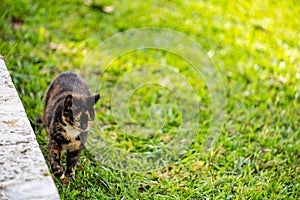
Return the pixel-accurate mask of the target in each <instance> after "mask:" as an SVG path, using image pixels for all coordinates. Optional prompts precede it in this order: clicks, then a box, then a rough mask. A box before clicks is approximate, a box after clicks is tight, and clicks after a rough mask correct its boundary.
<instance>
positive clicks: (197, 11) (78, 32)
mask: <svg viewBox="0 0 300 200" xmlns="http://www.w3.org/2000/svg"><path fill="white" fill-rule="evenodd" d="M100 5H101V6H100ZM111 5H113V7H114V10H113V12H108V13H107V12H105V11H103V8H104V10H106V11H110V10H109V9H108V10H107V9H105V6H111ZM103 6H104V7H103ZM299 19H300V4H299V2H298V1H297V0H291V1H275V0H266V1H258V0H253V1H246V0H240V1H216V0H214V1H202V0H201V1H198V0H189V1H179V0H172V1H168V0H161V1H152V2H151V3H150V2H147V1H129V0H123V1H120V0H119V1H112V0H104V1H100V0H94V1H83V0H74V1H63V0H62V1H33V0H31V1H30V0H24V1H21V0H14V1H13V0H4V1H2V3H1V5H0V21H1V23H0V55H1V56H5V60H6V65H7V67H8V69H9V71H10V73H11V76H12V79H13V82H14V84H15V86H16V88H17V90H18V93H19V96H20V98H21V100H22V102H23V104H24V107H25V109H26V112H27V114H28V117H29V119H30V121H31V124H32V126H33V128H34V130H35V134H36V136H37V139H38V142H39V144H40V147H41V149H42V151H43V153H44V156H45V158H46V160H47V162H48V161H49V159H48V153H47V150H46V145H47V132H46V130H43V128H42V127H41V125H39V124H37V123H36V117H37V116H41V115H42V110H43V106H44V105H43V102H44V95H45V90H46V89H47V87H48V85H49V84H50V82H51V80H52V79H53V78H54V77H55V76H56V75H58V74H59V73H60V72H63V71H66V70H73V71H76V72H78V73H80V74H82V76H83V77H84V79H85V80H87V81H88V83H89V85H90V87H91V88H92V91H93V92H94V91H96V92H100V94H101V96H102V98H101V102H100V103H99V104H98V105H97V106H96V112H97V119H96V122H97V123H95V126H94V127H93V130H92V134H91V137H90V138H91V140H90V143H89V144H88V145H87V148H86V149H85V150H84V151H83V154H82V156H81V159H80V163H79V165H78V167H77V169H76V177H75V180H74V181H72V182H70V183H68V184H67V185H63V184H62V183H61V182H60V181H59V180H55V183H56V185H57V188H58V190H59V193H60V196H61V199H299V198H300V189H299V188H300V148H299V147H300V129H299V127H300V126H299V125H300V29H299V27H300V20H299ZM146 27H157V28H163V33H166V32H170V31H171V30H173V31H174V32H172V31H171V32H172V33H174V34H175V35H176V37H180V36H179V35H181V36H183V37H184V38H186V40H187V41H193V42H194V43H196V44H199V45H200V46H201V47H202V50H201V51H200V52H199V51H193V50H194V49H193V48H192V47H191V46H186V45H185V46H184V47H185V48H186V49H188V50H186V51H185V50H183V51H182V52H183V54H181V52H180V51H175V52H174V51H169V50H168V49H160V48H136V49H134V51H126V52H122V50H124V49H126V47H127V46H132V47H139V45H141V44H145V43H147V41H148V40H151V37H150V36H149V37H147V36H146V37H142V38H139V37H136V38H135V39H128V38H126V37H124V35H125V36H126V34H127V33H130V32H127V31H130V30H132V29H135V28H146ZM141 30H145V29H135V30H134V32H132V35H134V34H135V33H136V32H138V31H141ZM151 30H153V29H151ZM161 30H162V29H161ZM118 33H119V35H115V34H118ZM158 33H160V32H158ZM182 34H183V35H182ZM111 38H113V40H112V41H117V40H118V39H119V40H120V39H121V40H120V42H124V43H123V44H124V46H121V45H119V46H118V43H117V44H114V43H113V42H111V43H105V41H109V40H110V39H111ZM124 38H125V39H124ZM157 38H158V41H159V42H158V45H162V44H165V43H166V45H169V43H172V44H177V40H176V38H175V39H174V40H171V39H172V37H168V36H167V35H164V34H160V35H157ZM170 38H171V39H170ZM165 41H167V42H165ZM187 44H189V43H187ZM98 45H100V46H98ZM101 45H102V46H101ZM103 45H104V46H103ZM110 45H111V46H110ZM195 48H196V47H195ZM179 49H180V48H179ZM102 50H108V51H102ZM118 51H120V52H121V53H122V54H120V52H118ZM184 52H186V54H184ZM118 53H119V54H118ZM89 55H93V56H89ZM182 55H186V56H190V58H191V60H195V61H197V59H198V60H199V59H200V60H201V59H208V60H209V64H208V65H207V66H208V67H206V68H204V71H200V72H199V71H197V70H196V68H195V66H194V65H199V63H193V62H189V61H191V60H186V59H185V57H184V56H182ZM106 56H107V57H109V58H108V60H111V63H110V64H109V65H108V67H107V68H106V69H104V68H102V67H101V66H100V67H99V60H101V59H106ZM110 56H111V57H110ZM98 59H99V60H98ZM97 63H98V64H97ZM200 64H201V63H200ZM205 69H206V70H208V71H207V72H206V71H205ZM145 70H146V71H145ZM214 70H215V72H217V75H216V76H214V75H215V74H211V73H210V72H212V71H214ZM156 80H161V81H165V80H168V81H167V83H166V84H167V86H168V87H164V85H163V84H157V83H154V84H148V82H155V81H156ZM183 82H184V83H183ZM143 83H145V85H142V86H141V87H140V84H143ZM186 83H187V84H188V85H189V86H187V85H186ZM214 83H216V84H214ZM219 83H222V84H221V85H220V84H219ZM214 85H218V87H219V88H217V92H214V90H213V89H211V88H212V87H213V86H214ZM172 87H173V88H172ZM128 91H129V92H128ZM130 92H132V93H130ZM130 94H132V95H131V96H130ZM215 100H216V102H217V103H216V104H214V102H215ZM122 102H128V105H125V107H122V105H123V104H122ZM193 105H197V106H195V107H191V106H193ZM126 106H127V107H126ZM124 108H127V111H128V112H123V111H124V110H123V109H124ZM195 108H196V109H195ZM181 111H184V112H181ZM219 111H220V112H219ZM124 113H127V115H126V114H124ZM194 113H196V114H198V115H199V116H198V118H195V117H194ZM223 113H226V114H224V115H223ZM186 114H188V117H186ZM123 115H124V116H123ZM128 115H129V116H130V117H129V118H128ZM215 117H216V118H215ZM195 119H196V121H195ZM214 119H217V121H218V122H217V123H215V121H214ZM137 125H141V126H137ZM180 128H182V129H184V130H187V131H186V132H184V131H183V133H184V134H183V135H180V134H178V133H179V132H178V130H180ZM193 131H196V132H195V134H191V133H192V132H193ZM185 136H186V138H185ZM210 138H213V143H209V144H210V145H207V143H208V141H210ZM180 145H182V146H184V148H183V147H180ZM171 147H174V148H173V149H172V148H171ZM177 147H178V148H179V149H177ZM170 148H171V149H172V150H171V151H170ZM156 152H163V155H161V154H159V153H158V154H155V153H156ZM173 154H174V155H173ZM133 155H134V156H136V155H137V157H134V156H133ZM145 155H155V156H157V157H156V158H159V157H160V156H161V157H163V158H165V157H166V159H168V158H170V160H168V161H167V162H164V160H162V162H161V163H160V164H157V163H151V161H149V162H148V163H147V162H144V161H141V160H139V158H138V157H139V156H141V157H145ZM128 156H129V157H130V156H132V157H134V158H132V160H131V159H129V157H128ZM130 158H131V157H130ZM124 163H125V164H124ZM123 164H124V165H123ZM48 165H49V163H48Z"/></svg>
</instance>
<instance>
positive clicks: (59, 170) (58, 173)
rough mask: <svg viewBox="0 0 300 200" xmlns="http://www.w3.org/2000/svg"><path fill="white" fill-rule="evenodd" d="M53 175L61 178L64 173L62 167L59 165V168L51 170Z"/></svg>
mask: <svg viewBox="0 0 300 200" xmlns="http://www.w3.org/2000/svg"><path fill="white" fill-rule="evenodd" d="M53 175H54V176H55V177H57V178H61V177H62V176H63V175H64V170H63V168H62V167H60V168H56V169H55V170H53Z"/></svg>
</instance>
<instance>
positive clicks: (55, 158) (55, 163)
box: [48, 139, 64, 178]
mask: <svg viewBox="0 0 300 200" xmlns="http://www.w3.org/2000/svg"><path fill="white" fill-rule="evenodd" d="M48 150H49V154H50V165H51V169H52V173H53V175H54V176H55V177H57V178H61V177H62V176H63V174H64V170H63V168H62V166H61V163H60V154H61V150H62V148H61V147H60V146H59V145H58V144H57V143H56V142H55V140H53V139H49V143H48Z"/></svg>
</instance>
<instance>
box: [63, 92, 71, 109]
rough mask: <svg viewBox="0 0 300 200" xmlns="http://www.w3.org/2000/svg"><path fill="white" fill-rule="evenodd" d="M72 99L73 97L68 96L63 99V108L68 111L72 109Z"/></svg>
mask: <svg viewBox="0 0 300 200" xmlns="http://www.w3.org/2000/svg"><path fill="white" fill-rule="evenodd" d="M72 98H73V96H72V95H70V94H69V95H68V96H67V97H66V98H65V102H64V106H65V107H66V108H68V109H70V108H71V107H72Z"/></svg>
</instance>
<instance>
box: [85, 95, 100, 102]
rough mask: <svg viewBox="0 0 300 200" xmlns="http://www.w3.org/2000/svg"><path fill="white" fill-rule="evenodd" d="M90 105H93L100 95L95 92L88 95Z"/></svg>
mask: <svg viewBox="0 0 300 200" xmlns="http://www.w3.org/2000/svg"><path fill="white" fill-rule="evenodd" d="M88 98H89V102H90V104H91V105H95V104H96V103H97V101H98V100H99V99H100V95H99V94H96V95H94V96H91V97H88Z"/></svg>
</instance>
